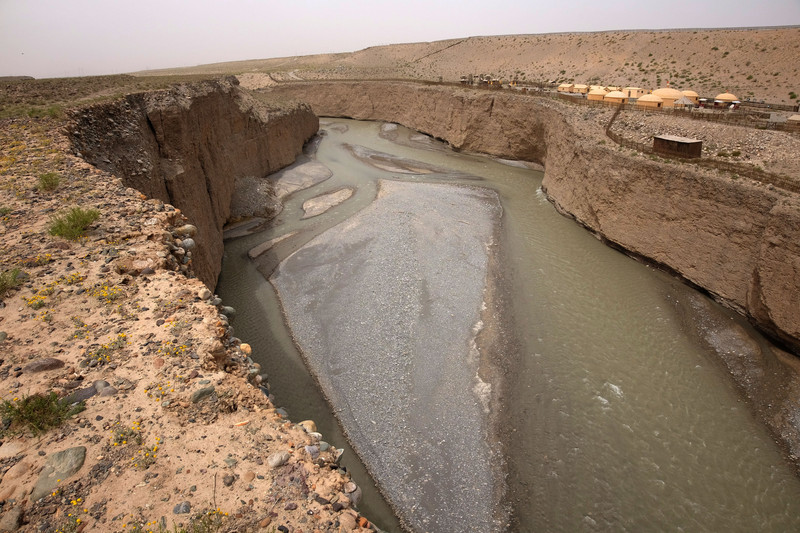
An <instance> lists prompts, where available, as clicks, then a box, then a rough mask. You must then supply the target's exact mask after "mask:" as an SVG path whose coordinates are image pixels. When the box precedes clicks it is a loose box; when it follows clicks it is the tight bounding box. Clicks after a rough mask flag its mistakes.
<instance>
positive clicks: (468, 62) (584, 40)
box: [141, 27, 800, 103]
mask: <svg viewBox="0 0 800 533" xmlns="http://www.w3.org/2000/svg"><path fill="white" fill-rule="evenodd" d="M798 53H800V28H797V27H788V28H772V29H713V30H710V29H707V30H702V29H701V30H642V31H608V32H595V33H551V34H539V35H505V36H489V37H467V38H463V39H450V40H445V41H434V42H422V43H408V44H394V45H386V46H372V47H369V48H365V49H364V50H359V51H356V52H351V53H342V54H325V55H316V56H299V57H290V58H275V59H263V60H253V61H240V62H232V63H218V64H214V65H203V66H199V67H187V68H179V69H167V70H161V71H149V72H146V73H141V74H147V75H154V74H159V75H176V74H198V73H202V74H223V73H225V74H244V76H243V77H241V78H240V79H241V81H242V84H243V85H244V86H246V87H248V88H262V87H266V86H269V85H271V84H274V83H275V82H285V81H296V80H297V79H305V80H315V79H376V78H384V79H397V78H402V79H420V80H429V81H439V80H440V78H441V80H442V81H445V82H458V80H459V79H460V77H461V76H463V75H468V74H489V75H491V76H493V77H497V78H502V79H505V80H513V79H514V78H516V79H518V80H519V81H520V82H523V83H528V84H535V83H541V82H559V83H560V82H563V81H570V82H574V83H585V84H602V85H614V86H622V87H625V86H635V87H642V88H644V89H648V90H652V89H657V88H659V87H663V86H665V85H666V83H667V82H670V86H671V87H675V88H679V89H692V90H694V91H696V92H698V93H700V94H702V95H709V96H716V95H717V94H719V93H722V92H726V91H730V92H732V93H734V94H736V95H737V96H739V97H740V98H742V99H746V98H753V99H755V100H766V101H768V102H773V103H790V102H793V103H797V100H796V99H792V98H791V97H790V93H798V92H799V91H798V89H799V88H800V86H798V80H800V73H799V72H798V66H797V61H796V57H797V55H798ZM265 75H266V76H265Z"/></svg>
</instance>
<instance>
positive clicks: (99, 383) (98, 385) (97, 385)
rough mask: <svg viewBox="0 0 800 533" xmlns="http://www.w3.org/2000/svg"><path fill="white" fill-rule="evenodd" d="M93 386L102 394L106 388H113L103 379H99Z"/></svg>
mask: <svg viewBox="0 0 800 533" xmlns="http://www.w3.org/2000/svg"><path fill="white" fill-rule="evenodd" d="M93 385H94V388H95V390H97V392H100V391H101V390H103V389H105V388H106V387H110V386H111V385H110V384H109V383H108V381H105V380H102V379H98V380H97V381H95V382H94V383H93Z"/></svg>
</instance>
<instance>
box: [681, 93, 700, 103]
mask: <svg viewBox="0 0 800 533" xmlns="http://www.w3.org/2000/svg"><path fill="white" fill-rule="evenodd" d="M681 94H683V96H685V97H686V98H688V99H689V100H691V101H692V103H693V104H694V105H698V104H699V103H700V95H699V94H697V93H696V92H694V91H681Z"/></svg>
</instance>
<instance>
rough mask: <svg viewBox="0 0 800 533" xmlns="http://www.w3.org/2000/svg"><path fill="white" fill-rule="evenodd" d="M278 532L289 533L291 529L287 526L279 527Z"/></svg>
mask: <svg viewBox="0 0 800 533" xmlns="http://www.w3.org/2000/svg"><path fill="white" fill-rule="evenodd" d="M278 531H280V532H281V533H289V528H288V527H286V526H278Z"/></svg>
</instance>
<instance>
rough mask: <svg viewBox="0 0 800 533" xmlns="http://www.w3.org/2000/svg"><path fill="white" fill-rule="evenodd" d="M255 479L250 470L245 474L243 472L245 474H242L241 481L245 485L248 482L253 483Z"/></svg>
mask: <svg viewBox="0 0 800 533" xmlns="http://www.w3.org/2000/svg"><path fill="white" fill-rule="evenodd" d="M255 478H256V474H255V472H253V471H252V470H248V471H247V472H245V473H244V475H243V476H242V479H243V480H244V482H245V483H250V482H251V481H253V480H254V479H255Z"/></svg>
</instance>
